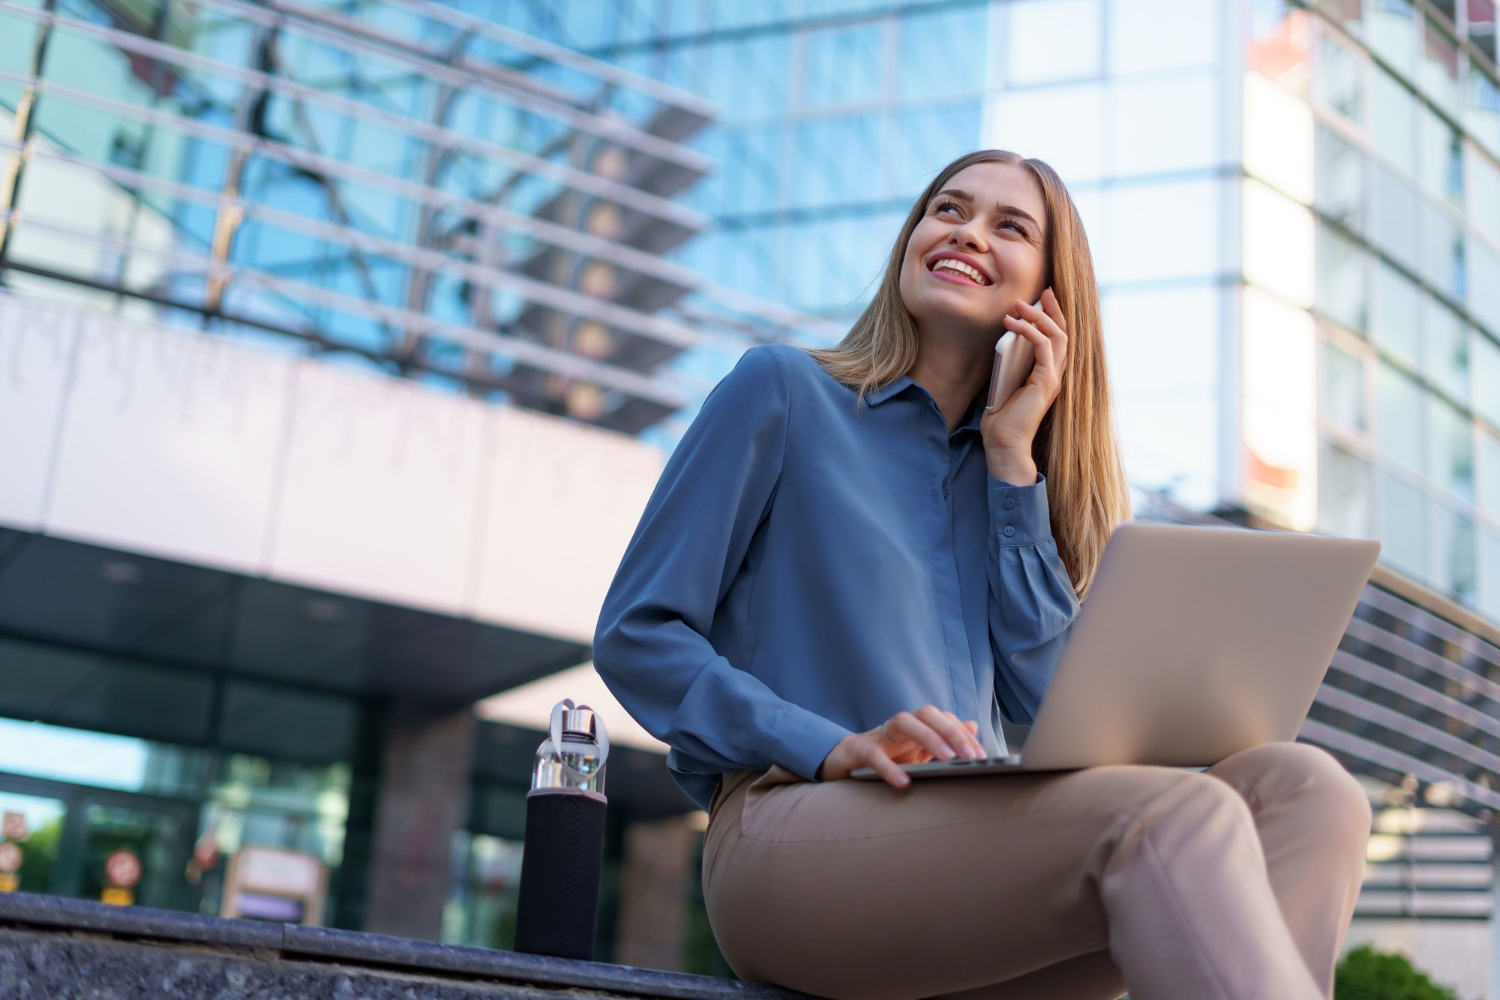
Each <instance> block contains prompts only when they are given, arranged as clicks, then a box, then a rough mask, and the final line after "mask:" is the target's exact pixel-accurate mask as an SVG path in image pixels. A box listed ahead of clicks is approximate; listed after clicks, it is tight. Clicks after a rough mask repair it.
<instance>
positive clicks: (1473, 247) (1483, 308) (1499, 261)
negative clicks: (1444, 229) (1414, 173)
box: [1464, 234, 1500, 386]
mask: <svg viewBox="0 0 1500 1000" xmlns="http://www.w3.org/2000/svg"><path fill="white" fill-rule="evenodd" d="M1464 253H1465V258H1466V259H1465V263H1467V264H1468V266H1469V278H1468V292H1469V314H1470V315H1471V316H1473V317H1474V318H1475V319H1477V320H1478V321H1479V322H1480V323H1483V324H1484V325H1485V326H1486V327H1488V328H1489V329H1490V330H1491V331H1500V255H1497V254H1496V253H1495V251H1494V250H1493V249H1491V247H1490V246H1489V244H1488V243H1486V242H1485V241H1484V240H1482V239H1480V238H1478V237H1477V236H1474V235H1472V234H1471V235H1470V236H1469V244H1468V248H1467V249H1466V250H1465V251H1464ZM1478 384H1479V385H1481V386H1482V385H1484V384H1485V383H1483V382H1480V383H1478ZM1491 384H1500V383H1491Z"/></svg>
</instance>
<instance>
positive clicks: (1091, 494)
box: [808, 149, 1130, 598]
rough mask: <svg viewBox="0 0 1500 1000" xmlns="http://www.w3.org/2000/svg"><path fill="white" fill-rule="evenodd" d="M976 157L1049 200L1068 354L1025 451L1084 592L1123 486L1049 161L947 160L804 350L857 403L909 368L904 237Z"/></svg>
mask: <svg viewBox="0 0 1500 1000" xmlns="http://www.w3.org/2000/svg"><path fill="white" fill-rule="evenodd" d="M976 163H1009V164H1012V165H1015V166H1024V167H1026V168H1027V169H1028V170H1030V171H1031V173H1032V175H1033V176H1034V177H1036V179H1037V181H1038V182H1039V183H1040V184H1041V187H1042V197H1043V200H1044V201H1045V203H1046V209H1047V222H1046V226H1047V239H1046V244H1047V246H1046V251H1045V253H1046V257H1047V265H1048V267H1047V270H1048V274H1049V275H1050V284H1051V286H1052V291H1053V293H1054V294H1055V295H1056V296H1057V302H1058V305H1059V306H1061V307H1062V312H1063V316H1064V317H1065V318H1066V320H1067V324H1068V327H1067V330H1068V357H1067V361H1066V362H1065V370H1064V372H1063V377H1062V389H1061V391H1060V392H1059V393H1058V396H1057V399H1056V401H1055V402H1053V404H1052V408H1051V409H1049V410H1048V411H1047V415H1046V416H1045V417H1044V418H1043V419H1042V424H1041V427H1040V428H1039V429H1038V431H1037V434H1036V439H1035V440H1034V441H1033V442H1032V447H1031V453H1032V458H1033V459H1034V460H1035V461H1036V466H1037V468H1038V469H1040V470H1042V473H1043V474H1044V475H1045V476H1046V477H1047V503H1048V506H1049V508H1050V510H1051V513H1052V534H1053V537H1055V538H1056V540H1057V549H1058V553H1059V554H1060V555H1061V556H1062V561H1063V565H1064V566H1066V567H1067V570H1068V574H1069V576H1070V577H1071V578H1072V580H1073V588H1074V590H1075V591H1077V593H1078V596H1079V597H1080V598H1082V597H1083V596H1084V594H1086V593H1087V592H1088V589H1089V584H1090V583H1092V582H1093V579H1094V570H1095V569H1096V568H1097V567H1098V565H1099V556H1100V554H1101V553H1102V552H1103V551H1104V543H1105V542H1106V541H1108V539H1109V534H1110V532H1111V531H1113V530H1114V527H1115V525H1117V524H1119V523H1120V522H1121V521H1125V520H1129V518H1130V490H1129V487H1128V486H1127V484H1126V481H1125V470H1124V467H1123V465H1122V464H1121V462H1120V449H1119V445H1118V443H1117V442H1116V440H1115V428H1114V419H1113V409H1112V405H1111V401H1110V391H1109V372H1108V371H1107V369H1106V367H1105V360H1104V332H1103V324H1102V322H1101V320H1100V317H1099V287H1098V285H1097V284H1096V283H1095V281H1094V265H1093V258H1092V257H1091V256H1090V254H1089V242H1088V237H1087V236H1085V235H1084V232H1083V222H1082V220H1080V219H1079V217H1078V209H1077V208H1076V207H1075V206H1074V205H1073V199H1072V197H1071V196H1070V195H1069V194H1068V189H1067V187H1066V186H1065V185H1064V184H1063V182H1062V178H1060V177H1058V176H1057V172H1056V171H1055V170H1053V169H1052V168H1051V167H1049V166H1048V165H1047V164H1045V163H1043V162H1042V161H1041V160H1034V159H1027V158H1025V157H1022V156H1020V155H1018V154H1016V153H1012V152H1008V151H1006V150H1000V149H983V150H979V151H978V152H974V153H969V154H967V155H965V156H960V157H959V158H958V159H956V160H954V161H953V162H952V163H950V164H948V166H946V167H944V168H943V169H942V170H941V171H939V173H938V175H937V177H935V178H934V179H933V181H932V183H931V184H929V185H927V190H926V191H923V192H922V196H921V197H920V198H918V199H917V201H916V204H914V205H912V208H911V212H910V213H908V214H907V216H906V222H905V223H904V224H903V225H902V226H901V233H900V235H899V236H897V237H896V244H895V246H893V247H892V248H891V255H890V258H889V260H888V261H887V262H886V267H885V275H884V277H882V278H881V281H880V287H879V288H878V289H877V290H876V292H875V297H874V299H873V300H872V301H871V302H870V304H869V306H867V307H866V308H865V311H864V312H863V313H862V314H861V315H860V317H859V319H857V320H855V322H854V326H853V327H851V328H850V330H849V332H848V334H846V335H845V336H844V339H843V340H841V341H840V342H839V343H838V345H837V346H835V347H828V348H822V349H816V350H809V351H808V353H809V354H811V355H812V356H813V357H815V358H817V360H818V363H819V364H821V365H822V366H823V368H824V370H826V371H827V372H828V373H829V374H830V375H832V376H833V377H834V378H836V379H838V380H839V381H840V382H843V383H844V384H845V385H848V386H850V387H852V388H855V389H857V390H858V396H857V402H856V405H858V404H862V403H863V402H864V398H865V396H866V395H867V394H869V393H871V392H874V391H875V390H877V389H880V388H881V387H883V386H886V385H889V384H890V383H891V382H894V381H895V380H896V379H898V378H900V377H901V376H902V375H905V374H906V373H907V372H908V371H910V370H911V367H912V365H913V364H915V363H916V360H917V324H916V320H915V319H913V317H912V315H911V313H910V312H908V311H907V309H906V305H905V303H903V302H902V300H901V263H902V261H903V260H904V259H905V257H906V245H907V243H908V242H909V241H910V240H911V234H912V231H913V230H915V229H916V228H917V223H918V222H920V221H921V220H922V216H923V215H924V214H925V212H926V209H927V205H928V203H929V202H930V201H931V200H932V198H933V196H934V195H936V194H937V193H938V192H939V191H941V190H942V189H943V187H944V185H946V184H947V182H948V181H949V180H950V179H951V178H952V177H953V175H954V174H956V173H958V172H959V171H960V170H963V169H964V168H966V167H971V166H973V165H974V164H976ZM996 319H997V321H998V319H999V317H996ZM996 328H997V330H998V329H999V326H998V322H997V327H996Z"/></svg>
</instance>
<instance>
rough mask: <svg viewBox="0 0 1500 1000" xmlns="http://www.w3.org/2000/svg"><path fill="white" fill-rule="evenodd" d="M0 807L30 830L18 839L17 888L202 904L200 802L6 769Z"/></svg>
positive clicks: (18, 828) (176, 905)
mask: <svg viewBox="0 0 1500 1000" xmlns="http://www.w3.org/2000/svg"><path fill="white" fill-rule="evenodd" d="M0 813H7V814H10V816H11V817H12V819H11V823H12V826H13V827H14V829H13V830H12V832H16V833H20V832H23V830H24V832H25V834H26V836H25V837H24V838H21V839H19V840H14V841H11V842H13V843H15V844H16V846H17V847H18V848H19V849H20V851H21V854H22V861H21V868H20V872H19V876H20V877H19V879H18V882H19V884H18V885H16V886H15V888H18V889H20V890H22V891H27V892H46V893H51V894H53V895H58V896H77V897H80V898H82V899H93V900H101V901H103V902H109V903H116V904H120V905H129V904H136V905H140V906H153V907H160V908H163V909H170V910H196V909H197V908H198V907H197V905H196V902H197V901H196V892H195V890H194V887H193V886H191V885H190V884H189V883H188V880H187V876H186V868H187V862H188V859H189V858H190V857H191V856H192V845H193V837H194V835H195V834H196V833H197V827H198V810H197V808H196V807H195V806H194V805H193V804H192V803H189V802H181V801H178V800H175V799H168V798H164V797H161V796H157V795H143V794H139V793H135V792H121V791H115V790H112V789H104V788H88V787H84V786H80V785H70V784H67V783H65V782H58V781H49V780H46V779H39V778H27V777H21V776H18V775H0ZM18 814H19V815H23V816H24V817H25V821H24V828H23V825H22V823H21V822H20V821H18V820H16V819H14V817H15V816H16V815H18ZM7 840H10V838H7ZM0 860H4V857H3V852H0ZM0 887H3V883H0Z"/></svg>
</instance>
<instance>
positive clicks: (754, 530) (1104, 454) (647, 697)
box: [594, 150, 1369, 1000]
mask: <svg viewBox="0 0 1500 1000" xmlns="http://www.w3.org/2000/svg"><path fill="white" fill-rule="evenodd" d="M1038 301H1039V302H1040V306H1039V307H1038V306H1035V305H1033V303H1037V302H1038ZM1161 319H1162V326H1161V338H1160V342H1159V343H1160V350H1161V351H1162V352H1163V354H1167V353H1169V352H1170V351H1172V349H1173V347H1172V335H1173V331H1172V318H1171V317H1170V316H1163V317H1161ZM1007 330H1014V331H1016V333H1017V334H1018V335H1020V336H1022V337H1025V338H1026V339H1027V340H1028V341H1030V342H1031V344H1032V345H1033V347H1034V349H1035V352H1036V366H1035V368H1034V370H1033V371H1032V373H1031V376H1030V378H1029V380H1028V381H1027V382H1026V384H1025V385H1024V386H1023V387H1022V388H1021V389H1019V390H1018V391H1017V392H1016V394H1015V395H1014V396H1013V397H1012V398H1011V399H1010V400H1008V401H1007V402H1006V403H1005V405H1004V406H1002V407H1001V408H999V409H998V410H997V411H996V412H993V413H988V414H987V413H985V412H984V409H983V407H984V402H985V399H984V397H985V395H986V389H987V387H988V382H989V376H990V368H991V360H990V359H991V357H992V353H993V348H994V345H995V342H996V340H997V339H998V338H999V337H1000V336H1001V335H1002V334H1003V333H1005V331H1007ZM1128 516H1129V511H1128V494H1127V491H1126V484H1125V480H1124V476H1123V474H1122V471H1121V465H1120V460H1119V455H1118V449H1117V447H1116V443H1115V437H1114V431H1113V425H1112V418H1111V412H1110V393H1109V378H1108V374H1107V372H1106V370H1105V358H1104V344H1103V340H1102V336H1101V332H1100V318H1099V297H1098V291H1097V288H1096V285H1095V281H1094V275H1093V270H1092V265H1091V260H1090V256H1089V249H1088V243H1087V240H1086V238H1085V236H1084V232H1083V226H1082V225H1081V223H1080V222H1079V218H1078V213H1077V211H1076V209H1075V208H1074V206H1073V203H1072V200H1071V198H1070V197H1069V195H1068V192H1067V190H1066V189H1065V188H1064V186H1063V184H1062V182H1061V181H1060V180H1059V179H1058V177H1057V174H1056V173H1054V172H1053V171H1052V169H1051V168H1050V167H1048V166H1047V165H1046V164H1044V163H1042V162H1040V161H1038V160H1034V159H1023V158H1021V157H1020V156H1017V155H1015V154H1013V153H1008V152H1002V151H997V150H987V151H982V152H977V153H972V154H970V155H968V156H964V157H962V158H960V159H958V160H956V161H955V162H953V163H952V164H950V165H949V166H948V167H947V168H945V169H944V170H943V171H942V172H941V173H939V174H938V176H937V179H936V180H934V181H933V182H932V184H931V185H929V187H928V189H927V190H926V191H924V192H923V193H922V196H921V197H920V198H919V199H918V200H917V202H916V204H915V205H913V206H912V210H911V214H910V215H909V216H908V217H907V220H906V223H905V225H903V226H902V228H901V233H900V235H899V236H898V237H897V240H896V245H895V246H894V248H893V249H892V250H891V256H890V261H889V263H888V265H887V267H886V271H885V276H884V279H883V280H882V281H881V284H880V287H879V290H878V291H877V292H876V294H875V298H874V301H873V302H872V303H871V304H870V306H869V308H868V309H866V310H865V312H864V314H863V315H862V316H861V317H860V318H859V320H858V321H857V322H856V323H855V324H854V327H853V329H851V330H850V332H849V334H848V336H846V337H845V338H844V340H843V341H842V342H841V343H840V344H839V345H838V346H837V347H834V348H830V349H827V350H818V351H803V350H799V349H796V348H793V347H790V346H785V345H775V346H763V347H756V348H753V349H751V350H750V351H748V352H746V354H745V355H744V357H743V358H742V359H741V361H740V362H739V364H738V365H737V366H736V367H735V368H734V370H733V371H732V372H730V374H729V375H727V376H725V378H724V379H723V380H722V381H721V382H720V383H719V384H718V386H716V387H715V389H714V391H713V392H712V393H711V394H710V395H709V397H708V399H707V400H706V401H705V403H704V405H703V409H702V411H701V412H700V413H699V415H698V417H697V418H696V419H695V420H694V422H693V424H692V426H691V427H690V428H689V430H688V432H687V433H686V435H685V436H684V437H683V439H682V441H681V443H680V444H679V445H678V447H677V449H676V451H675V452H674V453H673V455H672V457H671V459H670V460H669V461H668V463H667V465H666V468H665V470H664V471H663V473H662V477H661V481H660V483H659V484H658V486H657V488H656V490H655V492H654V493H653V494H652V496H651V499H650V501H649V503H648V505H647V508H646V511H645V513H644V515H643V516H642V518H641V521H640V524H639V526H638V527H637V529H636V532H635V534H634V536H633V537H632V539H631V541H630V545H629V547H628V549H627V551H626V553H625V556H624V559H623V561H622V562H621V565H620V568H619V571H618V573H617V574H616V576H615V579H614V582H613V584H612V585H611V587H610V590H609V594H608V596H607V598H606V600H605V603H604V608H603V612H602V615H601V617H600V621H599V627H598V631H597V633H596V635H595V645H594V657H595V659H594V662H595V666H596V667H597V668H598V670H599V673H600V674H601V675H602V676H603V678H604V680H605V681H606V683H607V684H608V685H609V687H610V689H611V690H612V691H613V692H614V694H615V695H616V696H617V697H618V698H619V700H620V702H621V703H622V704H623V705H624V706H625V707H626V709H628V710H629V711H630V713H631V714H632V715H633V716H634V717H635V718H636V719H638V720H639V721H640V723H641V724H642V725H643V726H645V728H646V729H647V730H649V731H650V732H651V733H652V734H653V735H655V736H656V737H658V738H659V739H662V740H664V741H665V742H666V743H667V744H669V745H670V747H671V752H670V753H669V754H668V756H667V766H668V767H669V768H670V769H671V771H672V774H673V776H674V777H675V778H676V779H677V781H678V783H679V784H680V785H681V786H682V787H683V789H684V790H685V791H686V792H687V793H688V795H690V796H691V797H692V798H693V799H694V800H695V801H697V802H698V804H699V805H701V806H703V807H704V808H705V809H707V810H708V811H709V814H710V820H709V828H708V832H707V835H706V840H705V844H704V858H703V882H704V891H705V896H706V901H707V906H708V913H709V918H710V921H711V922H712V925H713V929H714V933H715V935H716V937H717V939H718V942H719V945H720V947H721V949H722V950H723V952H724V955H725V957H726V958H727V959H728V961H729V964H730V965H731V966H732V967H733V969H734V970H735V972H736V973H737V974H738V975H739V976H740V977H741V978H744V979H749V980H763V981H768V982H773V983H778V984H781V985H784V986H788V987H792V988H795V989H798V990H802V991H805V992H808V993H812V994H817V995H820V996H825V997H836V998H851V1000H855V998H873V1000H908V998H916V997H930V996H953V995H961V996H963V997H965V998H970V1000H978V998H981V997H983V998H988V997H995V998H1001V997H1004V998H1007V1000H1020V998H1031V997H1036V998H1049V1000H1058V998H1080V1000H1081V998H1099V1000H1103V998H1109V997H1116V996H1118V995H1120V994H1121V993H1122V992H1123V991H1124V990H1125V989H1126V988H1127V987H1128V988H1129V990H1130V991H1131V995H1132V997H1133V998H1134V1000H1162V998H1171V1000H1179V998H1180V1000H1219V998H1224V1000H1273V998H1274V1000H1313V998H1316V997H1328V996H1329V995H1330V993H1331V990H1332V981H1333V967H1334V962H1335V960H1336V958H1337V955H1338V951H1339V946H1340V942H1341V940H1342V937H1343V934H1344V931H1345V929H1346V927H1347V926H1348V922H1349V919H1350V916H1351V914H1352V912H1353V906H1354V899H1355V896H1356V895H1357V893H1358V891H1359V885H1360V879H1361V876H1362V874H1363V868H1364V844H1365V839H1366V835H1367V833H1368V830H1369V805H1368V803H1367V801H1366V799H1365V796H1364V794H1363V793H1362V791H1361V790H1360V788H1359V786H1358V784H1357V783H1356V782H1355V781H1354V780H1353V779H1352V778H1351V777H1350V776H1349V775H1348V774H1347V773H1346V772H1344V771H1343V769H1342V768H1341V767H1340V766H1339V765H1338V764H1337V763H1336V762H1335V761H1334V760H1333V758H1332V757H1330V756H1329V755H1327V754H1325V753H1323V752H1322V751H1319V750H1316V749H1314V748H1311V747H1307V746H1301V745H1296V744H1271V745H1268V746H1263V747H1258V748H1255V749H1252V750H1248V751H1245V752H1243V753H1239V754H1236V755H1234V756H1232V757H1230V758H1228V759H1226V760H1224V761H1222V762H1221V763H1219V764H1217V765H1216V766H1214V767H1212V768H1210V769H1209V770H1208V771H1206V772H1201V771H1185V770H1177V769H1171V768H1157V767H1137V766H1125V767H1099V768H1091V769H1087V770H1083V771H1075V772H1065V773H1058V774H1047V775H1014V774H1012V775H991V776H983V777H973V778H966V779H964V780H961V781H958V780H954V781H923V782H917V783H916V784H915V785H911V784H910V783H909V779H908V778H907V777H906V775H905V773H904V772H902V771H901V769H900V768H899V767H898V766H897V765H898V764H900V763H903V762H920V761H927V760H931V759H934V758H951V757H954V756H956V755H967V756H971V757H983V756H998V755H1001V754H1004V753H1005V752H1006V749H1005V744H1004V739H1003V736H1002V734H1001V727H1000V715H1001V713H1002V712H1003V713H1004V714H1005V715H1006V716H1007V717H1008V718H1010V719H1011V720H1012V721H1014V722H1017V723H1023V724H1024V723H1027V722H1029V721H1030V720H1031V719H1032V718H1033V717H1034V714H1035V712H1036V710H1037V708H1038V706H1039V705H1040V703H1041V700H1042V697H1043V696H1044V695H1045V694H1046V691H1047V686H1048V683H1049V681H1050V679H1051V676H1052V671H1053V668H1054V666H1055V665H1056V663H1057V660H1058V656H1059V653H1060V651H1061V647H1062V644H1063V642H1064V641H1065V639H1066V637H1067V634H1068V629H1069V627H1070V625H1071V623H1072V621H1073V619H1074V616H1075V615H1076V613H1077V610H1078V606H1079V600H1080V599H1081V598H1082V597H1083V596H1084V595H1085V594H1086V593H1087V591H1088V587H1089V582H1090V580H1091V579H1092V578H1093V575H1094V569H1095V566H1096V565H1097V564H1098V561H1099V555H1100V552H1101V551H1102V549H1103V548H1104V543H1105V540H1106V539H1107V538H1108V536H1109V533H1110V531H1111V530H1112V529H1113V527H1114V525H1115V524H1117V523H1118V522H1120V521H1121V520H1123V519H1125V518H1127V517H1128ZM861 765H869V766H871V767H873V768H874V769H875V770H876V771H877V772H878V773H879V775H880V776H881V777H882V778H883V779H884V781H883V782H865V781H853V780H844V779H847V778H848V777H849V773H850V771H851V770H852V769H854V768H855V767H858V766H861Z"/></svg>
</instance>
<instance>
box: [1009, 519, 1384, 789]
mask: <svg viewBox="0 0 1500 1000" xmlns="http://www.w3.org/2000/svg"><path fill="white" fill-rule="evenodd" d="M1379 552H1380V543H1378V542H1375V541H1371V540H1368V539H1350V538H1325V537H1322V536H1318V535H1303V534H1292V533H1285V532H1276V531H1251V530H1247V529H1242V528H1219V527H1197V526H1183V525H1166V524H1139V523H1126V524H1122V525H1120V526H1119V527H1117V528H1116V529H1115V531H1114V533H1113V534H1112V535H1111V536H1110V539H1109V544H1108V545H1107V546H1106V547H1105V551H1104V554H1103V556H1102V557H1101V558H1100V562H1099V569H1098V572H1097V574H1096V575H1095V578H1094V583H1093V586H1092V587H1091V588H1090V590H1089V594H1088V597H1087V599H1086V600H1085V601H1084V603H1083V608H1082V610H1081V611H1080V612H1079V615H1078V618H1077V619H1076V620H1075V621H1074V624H1073V631H1072V634H1071V635H1070V636H1069V638H1068V644H1067V647H1066V648H1065V649H1064V651H1063V655H1062V659H1061V661H1060V662H1059V663H1058V667H1057V672H1056V674H1055V675H1054V677H1053V680H1052V684H1051V686H1050V687H1049V689H1048V691H1047V696H1046V698H1045V699H1043V702H1042V706H1041V709H1040V710H1039V711H1038V713H1037V718H1036V722H1035V724H1034V725H1033V726H1032V729H1031V732H1030V734H1029V735H1028V736H1027V739H1026V745H1025V748H1024V749H1023V751H1022V754H1021V766H1022V767H1023V768H1025V769H1026V770H1047V769H1055V768H1073V767H1092V766H1097V765H1101V764H1128V763H1130V764H1161V765H1169V766H1189V767H1191V766H1204V765H1210V764H1214V763H1217V762H1218V761H1220V760H1222V759H1224V758H1225V757H1228V756H1229V755H1230V754H1233V753H1236V752H1238V751H1240V750H1244V749H1247V748H1249V747H1252V746H1256V745H1258V744H1261V743H1267V742H1272V741H1276V740H1293V739H1295V738H1296V736H1297V732H1298V730H1299V729H1300V728H1301V725H1302V721H1303V719H1305V718H1306V716H1307V713H1308V710H1309V709H1310V708H1311V707H1312V702H1313V698H1314V696H1315V695H1316V694H1317V691H1318V686H1319V684H1321V683H1322V679H1323V675H1324V674H1325V673H1326V672H1327V670H1328V666H1329V664H1330V662H1331V661H1332V659H1333V653H1334V650H1335V649H1336V648H1337V647H1338V643H1339V639H1340V637H1341V636H1342V635H1343V634H1344V629H1345V627H1346V626H1347V625H1348V622H1349V619H1350V617H1351V616H1352V615H1353V614H1354V608H1355V606H1356V605H1357V604H1358V602H1359V596H1360V593H1361V592H1362V591H1363V589H1364V585H1365V582H1366V581H1367V580H1368V579H1369V576H1370V571H1371V570H1372V569H1374V566H1375V557H1376V555H1377V554H1378V553H1379Z"/></svg>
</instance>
